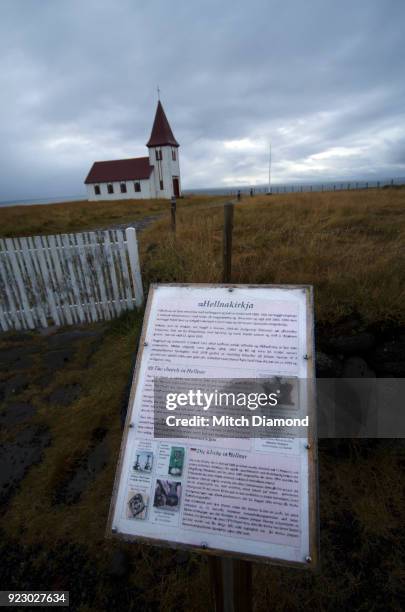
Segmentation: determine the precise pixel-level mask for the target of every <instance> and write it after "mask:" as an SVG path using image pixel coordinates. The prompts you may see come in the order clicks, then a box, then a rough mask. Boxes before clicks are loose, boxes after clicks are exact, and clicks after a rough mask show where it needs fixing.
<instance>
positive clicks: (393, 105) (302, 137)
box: [0, 0, 405, 201]
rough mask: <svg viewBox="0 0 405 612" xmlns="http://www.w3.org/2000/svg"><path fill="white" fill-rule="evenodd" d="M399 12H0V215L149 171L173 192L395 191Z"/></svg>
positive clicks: (54, 8)
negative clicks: (355, 187)
mask: <svg viewBox="0 0 405 612" xmlns="http://www.w3.org/2000/svg"><path fill="white" fill-rule="evenodd" d="M404 24H405V2H403V0H379V1H375V0H356V2H353V0H350V1H347V0H339V1H337V0H265V1H264V0H244V1H240V0H201V1H200V0H198V1H197V0H176V1H172V2H168V1H167V0H147V1H146V0H57V1H56V0H1V3H0V110H1V112H0V201H4V200H7V199H23V198H41V197H57V196H65V195H66V196H70V195H80V194H81V193H84V186H83V181H84V179H85V177H86V175H87V172H88V170H89V169H90V166H91V164H92V163H93V162H94V161H96V160H106V159H121V158H125V157H137V156H143V155H147V149H146V147H145V143H146V142H147V140H148V138H149V135H150V131H151V127H152V122H153V118H154V114H155V109H156V104H157V85H159V87H160V91H161V94H160V95H161V100H162V103H163V106H164V108H165V111H166V114H167V117H168V119H169V122H170V124H171V127H172V129H173V132H174V135H175V137H176V139H177V140H178V142H179V143H180V164H181V178H182V185H183V188H185V189H186V188H204V187H205V188H208V187H217V186H219V187H222V186H228V185H229V186H235V185H245V184H256V185H259V184H264V183H266V182H267V180H268V158H269V142H271V146H272V182H273V184H277V183H289V182H291V183H292V182H308V181H311V182H318V181H327V180H336V181H338V180H344V179H364V180H366V179H369V180H371V179H373V178H377V179H378V178H384V177H387V178H391V177H400V176H405V36H404V33H403V26H404Z"/></svg>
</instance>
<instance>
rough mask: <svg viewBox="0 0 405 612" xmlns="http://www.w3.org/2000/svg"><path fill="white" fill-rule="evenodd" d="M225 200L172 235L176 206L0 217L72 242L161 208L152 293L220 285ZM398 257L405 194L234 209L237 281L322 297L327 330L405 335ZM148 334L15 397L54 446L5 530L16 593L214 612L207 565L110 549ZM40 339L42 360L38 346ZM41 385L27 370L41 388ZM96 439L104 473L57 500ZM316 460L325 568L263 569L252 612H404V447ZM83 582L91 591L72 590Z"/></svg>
mask: <svg viewBox="0 0 405 612" xmlns="http://www.w3.org/2000/svg"><path fill="white" fill-rule="evenodd" d="M223 201H224V198H222V199H218V198H208V199H205V198H192V199H191V200H182V201H181V202H180V203H179V207H178V216H177V233H176V236H175V237H174V236H173V234H172V232H171V230H170V218H169V215H168V213H167V207H168V203H167V202H159V201H153V202H145V203H142V204H139V203H136V204H134V203H108V204H107V203H104V204H100V205H99V204H97V205H95V204H93V203H91V204H90V203H87V202H85V203H77V204H76V203H75V204H69V205H64V204H63V205H57V206H52V205H49V206H44V207H35V208H33V207H24V208H22V207H18V208H15V209H1V210H0V226H1V233H2V235H5V234H6V235H26V234H29V233H48V232H49V233H52V232H58V231H60V232H65V231H75V230H80V229H84V228H89V227H97V226H99V225H103V226H105V225H106V224H108V223H120V222H123V221H125V220H126V219H130V220H132V219H134V215H135V214H136V215H137V217H136V218H141V216H148V215H154V214H159V213H160V212H164V211H166V212H165V214H163V216H162V218H161V219H159V220H158V221H156V222H154V223H153V224H152V225H151V226H150V227H149V228H147V229H146V230H144V231H143V232H142V233H141V234H140V251H141V262H142V274H143V279H144V284H145V286H146V288H147V286H148V284H149V283H150V282H165V281H166V282H169V281H178V282H219V281H220V279H221V270H222V258H221V245H222V219H223V210H222V206H220V204H221V202H223ZM59 207H60V208H59ZM39 209H40V210H39ZM20 213H22V216H21V215H20ZM25 215H29V218H28V216H27V217H25ZM117 215H118V217H117ZM41 219H42V221H41ZM46 222H48V223H49V225H44V223H46ZM404 245H405V190H388V189H387V190H381V191H372V190H369V191H356V192H354V191H353V192H340V193H317V194H315V193H313V194H288V195H280V196H271V197H268V196H256V197H255V198H253V199H250V198H245V199H243V200H242V202H241V203H240V204H237V205H236V207H235V218H234V265H233V281H234V282H241V283H273V282H274V283H310V284H314V286H315V304H316V315H317V320H318V323H330V324H331V325H332V326H333V325H334V324H335V323H336V324H337V323H338V322H339V320H340V319H341V318H342V317H345V316H347V315H349V314H352V313H354V312H355V313H357V314H359V315H360V317H361V319H362V320H363V322H364V325H370V324H376V325H377V324H378V325H384V324H385V323H387V322H389V323H394V324H395V325H398V326H400V325H403V324H404V323H405V308H404V298H405V294H404V287H405V253H404ZM141 323H142V313H129V314H127V315H125V316H123V317H122V318H121V319H120V320H117V321H115V322H112V323H109V324H107V325H106V332H105V334H104V336H103V341H102V344H101V345H100V346H99V349H98V351H97V352H96V353H95V355H94V356H93V358H92V361H91V367H90V366H89V364H88V363H87V362H86V350H87V349H86V346H85V345H83V347H82V348H81V349H80V350H79V351H78V355H77V358H76V360H75V361H72V362H71V363H70V364H68V365H67V366H66V368H63V369H62V370H60V371H59V372H58V373H57V374H56V375H55V376H54V378H53V380H52V381H51V382H50V386H49V387H48V388H47V389H46V390H44V389H43V388H42V387H41V385H40V384H39V383H35V382H34V383H33V386H32V387H30V388H28V389H27V390H26V391H24V392H23V394H22V395H21V397H19V398H18V399H19V400H21V401H28V400H29V401H33V402H34V404H35V405H36V406H37V407H38V413H37V416H36V417H35V419H36V420H37V421H38V422H39V423H42V424H45V425H46V426H47V427H48V428H49V431H50V432H51V435H52V444H51V446H50V447H49V448H47V449H46V453H45V457H44V460H43V462H42V463H40V464H39V465H37V466H35V467H33V468H32V469H31V470H30V471H29V473H28V475H27V477H26V478H25V479H24V480H23V481H22V484H21V487H20V489H19V491H18V492H17V494H16V495H15V496H14V497H13V498H12V500H11V502H10V505H9V507H8V509H7V511H6V513H5V514H4V515H3V516H2V517H1V519H0V530H2V531H3V533H4V534H5V537H4V548H3V549H2V554H3V555H6V556H7V558H8V559H9V563H12V564H14V565H12V568H13V572H15V580H16V583H15V585H14V588H17V586H18V581H19V579H21V580H22V579H23V578H26V576H27V575H39V576H40V575H41V572H48V574H46V575H47V576H51V577H52V580H51V581H50V582H49V583H47V586H49V587H50V588H57V586H58V580H60V583H59V584H60V585H62V586H66V584H68V583H69V581H71V582H72V590H73V592H74V596H75V597H78V598H79V597H81V596H82V600H81V601H82V604H81V605H80V606H79V607H77V609H78V610H80V612H98V611H99V610H101V609H114V603H111V601H112V599H111V598H112V597H117V598H119V597H122V598H124V600H125V598H127V600H128V601H127V604H128V606H127V607H128V609H145V610H163V611H165V612H166V611H167V612H172V611H173V612H174V611H176V612H177V611H178V610H187V612H200V611H202V610H207V609H210V603H209V583H208V568H207V563H206V560H205V559H204V558H203V557H200V556H198V555H186V554H182V553H180V554H179V553H177V552H176V551H172V550H160V549H156V548H154V547H146V546H141V545H137V544H132V545H127V544H119V543H118V544H117V543H111V542H109V541H106V540H105V539H104V531H105V526H106V521H107V514H108V508H109V501H110V495H111V490H112V484H113V477H114V471H115V465H116V460H117V456H118V452H119V446H120V440H121V435H122V432H121V429H120V423H119V416H118V415H119V412H120V409H121V407H122V402H123V401H124V398H125V394H124V390H125V386H126V384H127V383H128V380H129V377H130V371H131V362H132V360H133V357H134V353H135V350H136V345H137V340H138V336H139V333H140V326H141ZM7 342H8V341H7V338H4V339H3V340H1V343H0V348H3V349H6V350H7V349H8V347H9V345H8V343H7ZM35 342H37V343H38V352H37V353H36V354H37V355H38V357H36V359H38V360H39V359H40V357H41V355H42V353H43V342H44V340H43V339H41V337H38V339H37V340H35ZM10 346H11V344H10ZM41 347H42V348H41ZM3 374H4V376H8V375H9V374H8V373H5V372H4V373H3ZM39 375H40V372H39V370H38V372H35V371H34V372H33V373H32V376H33V380H34V381H35V380H36V378H38V377H39ZM69 383H79V384H80V385H81V386H82V389H83V393H82V394H81V397H80V398H79V399H78V400H77V401H76V402H75V404H74V405H73V406H71V407H70V408H69V409H66V410H63V409H61V410H56V411H55V409H53V408H52V407H50V405H49V402H48V401H47V400H46V396H47V395H48V394H49V393H51V392H52V390H53V389H54V388H55V387H57V386H58V385H62V384H69ZM95 430H104V431H106V432H107V433H106V438H105V440H106V442H107V444H108V448H109V452H110V459H109V461H108V464H107V466H106V467H105V469H103V470H102V471H101V472H100V473H99V475H98V476H97V478H96V479H95V480H94V482H92V484H91V485H90V486H89V487H88V489H87V490H86V491H85V493H84V494H83V496H82V497H81V498H80V501H79V502H78V503H75V504H71V505H64V504H63V503H55V500H54V491H55V489H57V488H58V486H59V485H60V483H61V481H63V479H64V478H65V476H66V473H68V472H69V470H71V469H73V467H74V462H75V460H76V459H77V458H80V457H81V456H84V455H85V454H86V452H87V451H88V449H89V447H90V446H91V444H92V440H93V438H94V431H95ZM5 435H6V436H7V432H6V434H5ZM1 439H2V438H1V436H0V442H1ZM319 459H320V460H319V464H320V517H321V558H322V566H321V569H320V571H319V573H317V574H315V575H312V574H309V573H307V572H302V571H296V570H286V569H281V568H275V567H271V566H266V565H263V564H254V602H255V607H254V609H255V612H267V610H269V609H270V608H271V609H273V610H275V611H277V612H288V611H290V610H297V609H308V608H311V610H319V611H323V610H341V609H355V610H361V611H364V612H365V611H366V610H367V611H369V610H374V611H379V610H398V611H399V610H400V606H399V603H398V601H399V595H398V594H399V593H400V591H401V581H402V580H403V569H402V565H401V564H402V562H401V555H402V553H401V546H402V545H403V532H402V530H403V508H404V503H405V500H404V489H403V487H402V486H401V470H403V462H404V450H403V445H402V444H401V441H397V442H392V443H391V442H390V441H382V442H380V441H376V442H375V443H374V442H372V443H370V444H368V443H367V441H365V442H364V443H363V442H360V441H347V442H343V443H342V444H334V443H332V442H328V441H323V442H321V445H320V458H319ZM17 546H18V547H19V548H18V550H19V551H20V552H19V553H18V554H17V552H16V550H17ZM117 549H119V550H123V551H125V552H126V554H128V556H129V558H130V560H131V570H130V572H129V574H128V576H126V577H125V581H124V580H123V581H122V582H120V581H119V580H118V581H117V580H116V579H112V578H111V577H110V576H109V574H108V567H109V563H110V558H111V555H112V554H113V552H114V551H115V550H117ZM13 555H14V556H13ZM18 555H22V556H21V559H20V557H19V556H18ZM16 559H17V560H18V563H17V561H16ZM24 564H25V565H24ZM54 568H57V569H54ZM31 572H32V573H33V574H31ZM52 572H53V573H52ZM79 575H82V576H83V579H82V580H83V582H82V583H80V582H79V584H78V585H75V586H73V582H74V581H75V580H77V577H78V576H79ZM38 580H40V578H39V579H38ZM9 586H10V585H7V588H8V587H9ZM5 588H6V587H5ZM81 593H82V595H80V594H81ZM113 601H114V600H113ZM122 601H123V600H122V599H119V602H120V605H122ZM106 602H107V603H108V605H109V606H110V607H109V608H107V607H106V606H107V603H106ZM111 606H112V607H111ZM131 606H133V607H131ZM116 609H120V608H119V605H118V604H117V607H116Z"/></svg>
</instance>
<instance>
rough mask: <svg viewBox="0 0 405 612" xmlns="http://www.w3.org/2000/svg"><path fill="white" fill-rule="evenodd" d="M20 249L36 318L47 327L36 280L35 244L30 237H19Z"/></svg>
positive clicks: (37, 272) (38, 274)
mask: <svg viewBox="0 0 405 612" xmlns="http://www.w3.org/2000/svg"><path fill="white" fill-rule="evenodd" d="M20 242H21V249H22V252H23V254H24V260H25V265H26V267H27V271H28V274H29V276H30V280H31V288H32V292H33V295H34V299H35V305H34V309H33V310H34V312H35V313H36V319H37V321H38V323H39V324H40V325H42V326H43V327H47V320H46V316H45V312H44V308H43V296H42V292H41V286H40V284H39V282H38V279H39V278H40V273H39V271H38V270H37V268H36V266H35V262H36V255H35V250H34V249H35V246H34V243H33V242H32V239H31V238H20Z"/></svg>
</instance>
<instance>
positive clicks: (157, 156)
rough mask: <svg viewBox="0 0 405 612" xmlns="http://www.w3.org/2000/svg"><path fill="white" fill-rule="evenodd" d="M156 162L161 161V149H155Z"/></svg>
mask: <svg viewBox="0 0 405 612" xmlns="http://www.w3.org/2000/svg"><path fill="white" fill-rule="evenodd" d="M155 152H156V161H159V160H161V159H162V151H161V149H156V151H155Z"/></svg>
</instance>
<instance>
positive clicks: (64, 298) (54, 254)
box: [48, 236, 73, 325]
mask: <svg viewBox="0 0 405 612" xmlns="http://www.w3.org/2000/svg"><path fill="white" fill-rule="evenodd" d="M48 242H49V255H50V258H51V259H52V262H53V267H54V270H55V282H56V285H57V287H58V292H59V303H60V317H61V318H62V319H63V323H68V324H69V325H72V323H73V317H72V311H71V306H70V303H69V295H68V292H67V291H66V278H65V277H64V275H63V272H62V266H61V261H60V260H61V259H62V257H63V251H62V250H61V249H60V248H58V244H57V241H56V236H48Z"/></svg>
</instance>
